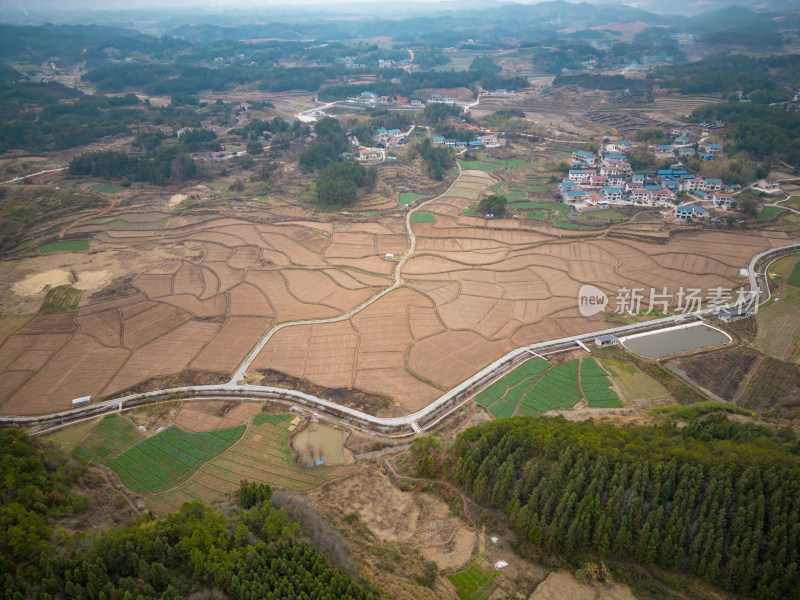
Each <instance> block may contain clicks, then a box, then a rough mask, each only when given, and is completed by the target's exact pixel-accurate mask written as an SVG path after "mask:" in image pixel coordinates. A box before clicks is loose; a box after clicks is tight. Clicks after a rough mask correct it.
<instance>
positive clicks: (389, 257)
mask: <svg viewBox="0 0 800 600" xmlns="http://www.w3.org/2000/svg"><path fill="white" fill-rule="evenodd" d="M386 260H394V254H387V255H386Z"/></svg>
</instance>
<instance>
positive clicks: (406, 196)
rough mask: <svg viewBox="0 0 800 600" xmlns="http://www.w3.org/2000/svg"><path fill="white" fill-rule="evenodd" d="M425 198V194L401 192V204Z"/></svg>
mask: <svg viewBox="0 0 800 600" xmlns="http://www.w3.org/2000/svg"><path fill="white" fill-rule="evenodd" d="M423 198H427V196H425V195H423V194H414V193H411V192H407V193H403V194H400V199H399V202H400V204H411V203H412V202H414V201H416V200H422V199H423Z"/></svg>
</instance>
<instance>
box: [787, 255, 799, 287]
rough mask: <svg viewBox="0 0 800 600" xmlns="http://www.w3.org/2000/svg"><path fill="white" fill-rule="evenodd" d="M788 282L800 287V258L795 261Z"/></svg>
mask: <svg viewBox="0 0 800 600" xmlns="http://www.w3.org/2000/svg"><path fill="white" fill-rule="evenodd" d="M786 283H788V284H789V285H795V286H798V287H800V260H798V261H797V262H796V263H794V268H793V269H792V272H791V274H790V275H789V277H787V278H786Z"/></svg>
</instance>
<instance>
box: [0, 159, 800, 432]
mask: <svg viewBox="0 0 800 600" xmlns="http://www.w3.org/2000/svg"><path fill="white" fill-rule="evenodd" d="M458 169H459V174H458V176H457V177H456V178H455V180H454V181H453V183H452V184H451V185H450V186H449V187H448V188H447V190H446V191H445V192H444V193H442V194H440V195H438V196H436V197H434V198H430V199H429V200H426V201H425V202H422V203H420V204H418V205H417V206H416V207H414V208H412V209H410V210H409V211H408V212H407V214H406V219H405V225H406V232H407V233H408V237H409V245H408V249H407V250H406V252H405V253H404V254H403V256H402V257H401V258H400V260H399V261H398V262H397V264H396V265H395V268H394V271H393V275H394V282H393V283H392V285H391V286H389V287H388V288H385V289H384V290H382V291H380V292H379V293H377V294H375V295H374V296H373V297H371V298H370V299H368V300H367V301H365V302H363V303H362V304H360V305H358V306H357V307H355V308H353V309H351V310H350V311H348V312H346V313H344V314H341V315H339V316H336V317H331V318H327V319H308V320H302V321H290V322H287V323H281V324H279V325H276V326H274V327H272V328H271V329H270V330H269V331H267V332H266V333H265V334H264V335H263V336H262V337H261V339H260V340H259V341H258V343H257V344H256V345H255V347H254V348H253V349H252V350H251V351H250V353H249V354H248V355H247V357H246V358H245V359H244V361H242V363H241V364H240V365H239V367H238V368H237V369H236V372H235V373H234V375H233V377H232V378H231V380H230V381H228V382H227V383H225V384H223V385H201V386H187V387H180V388H171V389H167V390H157V391H153V392H146V393H143V394H133V395H129V396H124V397H119V398H112V399H109V400H104V401H102V402H97V403H94V404H91V405H89V406H86V407H81V408H76V409H71V410H66V411H62V412H58V413H51V414H48V415H41V416H37V417H0V425H5V426H45V425H53V426H55V427H60V426H63V425H66V424H69V423H72V422H76V421H80V420H84V419H87V418H93V417H96V416H98V415H102V414H106V413H110V412H114V411H117V410H122V409H127V408H132V407H135V406H139V405H141V404H145V403H152V402H158V401H162V400H169V399H175V398H176V397H178V398H192V399H206V398H221V397H225V398H237V399H241V400H254V401H263V400H265V399H273V400H279V401H282V402H288V403H291V404H292V405H295V406H301V407H303V408H305V409H309V410H311V411H313V412H315V413H322V414H324V415H326V417H328V418H331V419H333V420H338V421H340V422H344V423H346V424H347V425H349V426H351V427H355V428H357V429H362V430H365V431H370V432H371V433H375V434H378V435H384V436H390V437H404V436H408V435H413V434H414V433H418V432H420V431H423V430H426V429H430V428H431V427H433V426H435V425H436V424H437V423H438V422H439V421H441V420H442V419H443V418H445V417H446V416H447V415H448V414H450V413H451V412H453V411H454V410H456V409H457V408H459V407H460V406H461V405H463V404H464V403H465V402H467V401H468V400H469V399H470V398H472V397H473V396H474V395H475V394H476V393H477V392H479V391H481V390H482V389H483V388H484V387H485V386H486V385H488V384H489V383H490V382H492V381H494V380H495V379H496V378H497V377H498V376H500V375H501V374H503V373H505V372H506V371H508V370H510V369H512V368H515V367H516V366H518V365H519V364H521V363H522V362H524V361H525V360H527V359H528V358H529V357H530V356H531V355H537V356H538V355H547V354H550V353H553V352H559V351H563V350H567V349H570V348H573V347H581V345H582V344H585V345H586V346H590V345H591V344H593V342H594V340H595V338H597V337H599V336H601V335H616V336H620V335H624V334H632V333H638V332H645V331H655V330H659V329H663V328H665V327H674V326H675V325H680V324H681V323H689V322H694V321H697V320H698V319H702V318H703V317H704V316H706V315H708V314H709V313H711V312H713V310H714V309H705V310H701V311H697V312H694V313H690V314H681V315H674V316H669V317H664V318H662V319H655V320H653V321H648V322H645V323H637V324H634V325H625V326H621V327H614V328H611V329H606V330H603V331H595V332H591V333H586V334H581V335H575V336H570V337H565V338H560V339H556V340H549V341H546V342H540V343H537V344H532V345H530V346H525V347H521V348H517V349H515V350H512V351H511V352H509V353H508V354H506V355H505V356H502V357H501V358H499V359H497V360H496V361H494V362H493V363H492V364H490V365H488V366H486V367H484V368H483V369H481V370H480V371H478V372H477V373H475V374H474V375H473V376H472V377H470V378H469V379H467V380H465V381H463V382H462V383H461V384H459V385H458V386H456V387H454V388H453V389H451V390H450V391H449V392H446V393H445V394H443V395H442V396H440V397H439V398H437V399H436V400H435V401H434V402H432V403H431V404H429V405H428V406H426V407H425V408H423V409H421V410H419V411H417V412H415V413H413V414H410V415H406V416H404V417H390V418H384V417H376V416H373V415H369V414H367V413H364V412H361V411H359V410H355V409H352V408H349V407H347V406H342V405H340V404H337V403H335V402H331V401H330V400H326V399H324V398H319V397H316V396H313V395H311V394H307V393H304V392H300V391H296V390H288V389H284V388H277V387H271V386H260V385H250V384H247V383H244V382H243V383H239V382H240V381H243V380H244V379H245V373H246V371H247V369H248V368H249V367H250V366H251V365H252V363H253V361H254V360H255V358H256V357H257V356H258V354H259V353H260V352H261V350H263V348H264V346H266V344H267V343H268V342H269V340H270V339H271V338H272V336H273V335H275V333H277V332H278V331H280V330H281V329H285V328H287V327H294V326H298V325H313V324H321V323H335V322H337V321H343V320H346V319H349V318H351V317H352V316H353V315H356V314H358V313H359V312H361V311H362V310H364V309H365V308H367V307H368V306H370V305H372V304H373V303H375V302H377V301H378V300H379V299H380V298H382V297H383V296H385V295H386V294H388V293H389V292H391V291H393V290H395V289H397V288H398V287H400V286H402V285H403V277H402V269H403V266H404V265H405V263H406V262H407V261H408V260H409V258H411V256H412V255H413V254H414V252H415V250H416V246H417V239H416V236H415V235H414V231H413V229H412V227H411V215H412V214H414V213H415V212H416V211H418V210H419V209H420V208H422V207H423V206H425V205H426V204H428V203H430V202H433V201H434V200H437V199H439V198H441V197H443V196H445V195H447V194H448V193H449V192H450V190H452V189H453V187H454V186H455V185H456V184H457V183H458V182H459V180H460V179H461V176H462V171H461V166H460V165H459V166H458ZM794 252H800V243H795V244H789V245H787V246H782V247H779V248H773V249H771V250H766V251H764V252H761V253H759V254H757V255H756V256H754V257H753V258H752V259H751V260H750V263H749V264H748V271H749V277H750V289H751V290H757V291H758V292H759V294H760V302H759V303H763V302H765V301H766V300H768V299H769V286H768V285H767V281H766V276H765V274H764V273H763V272H759V271H758V268H759V265H761V264H762V261H764V259H767V258H769V257H772V256H775V257H778V256H782V255H787V254H791V253H794ZM769 262H771V261H767V262H765V263H763V264H764V268H766V266H767V265H768V264H769ZM43 431H46V430H43ZM43 431H40V432H39V433H42V432H43Z"/></svg>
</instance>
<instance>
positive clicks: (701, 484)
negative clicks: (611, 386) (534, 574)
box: [414, 415, 800, 599]
mask: <svg viewBox="0 0 800 600" xmlns="http://www.w3.org/2000/svg"><path fill="white" fill-rule="evenodd" d="M414 451H415V453H416V454H417V458H418V461H419V466H420V472H421V473H425V474H432V473H441V474H442V475H443V476H444V477H446V478H447V479H449V480H451V481H452V482H454V483H455V484H457V485H460V486H461V487H463V489H464V490H466V491H467V493H469V494H470V495H471V496H472V497H473V498H474V499H475V500H476V501H478V502H480V503H484V504H488V505H491V506H493V507H494V508H496V509H498V510H499V511H501V512H503V513H504V514H505V515H506V516H507V518H508V520H509V522H510V524H511V525H512V527H513V528H514V530H515V531H516V532H517V533H518V534H519V535H520V536H522V537H523V538H524V539H526V540H528V541H530V542H532V543H534V544H536V545H541V546H545V547H546V548H548V549H550V550H551V551H552V552H555V553H557V554H558V555H560V556H562V557H564V558H565V559H566V560H568V561H573V563H574V562H577V561H578V560H579V559H580V557H581V556H585V555H587V554H593V555H599V556H601V557H604V558H618V559H633V560H636V561H638V562H640V563H643V564H647V565H657V566H659V567H662V568H665V569H674V570H679V571H684V572H690V573H693V574H695V575H697V576H699V577H702V578H704V579H706V580H707V581H710V582H712V583H714V584H716V585H718V586H720V587H722V588H724V589H726V590H729V591H733V592H736V593H743V594H752V595H755V596H756V597H758V598H768V599H783V598H790V597H796V596H795V594H796V592H797V590H798V589H800V569H798V551H799V549H800V443H798V440H797V437H796V435H795V434H794V432H792V431H790V430H789V431H781V432H779V434H778V435H776V434H775V433H774V432H772V431H771V430H769V429H767V428H764V427H757V426H754V425H742V424H740V423H735V422H731V421H728V420H727V417H726V416H725V415H711V416H710V417H707V418H706V419H704V420H695V421H693V422H692V423H691V424H690V426H688V427H686V428H685V429H683V430H682V431H680V430H677V429H676V428H675V427H674V426H672V425H665V426H640V427H630V428H626V429H620V428H617V427H614V426H611V425H594V424H592V423H587V422H583V423H572V422H569V421H566V420H564V419H561V418H525V417H521V418H515V419H506V420H501V421H492V422H490V423H485V424H483V425H480V426H478V427H474V428H471V429H468V430H467V431H465V432H463V433H462V434H461V435H459V437H458V439H457V440H456V442H455V443H454V445H453V446H452V448H451V449H450V450H449V451H448V452H447V453H444V454H442V453H440V452H438V451H437V449H436V445H435V444H431V443H425V442H421V443H419V444H417V446H416V447H415V449H414Z"/></svg>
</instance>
